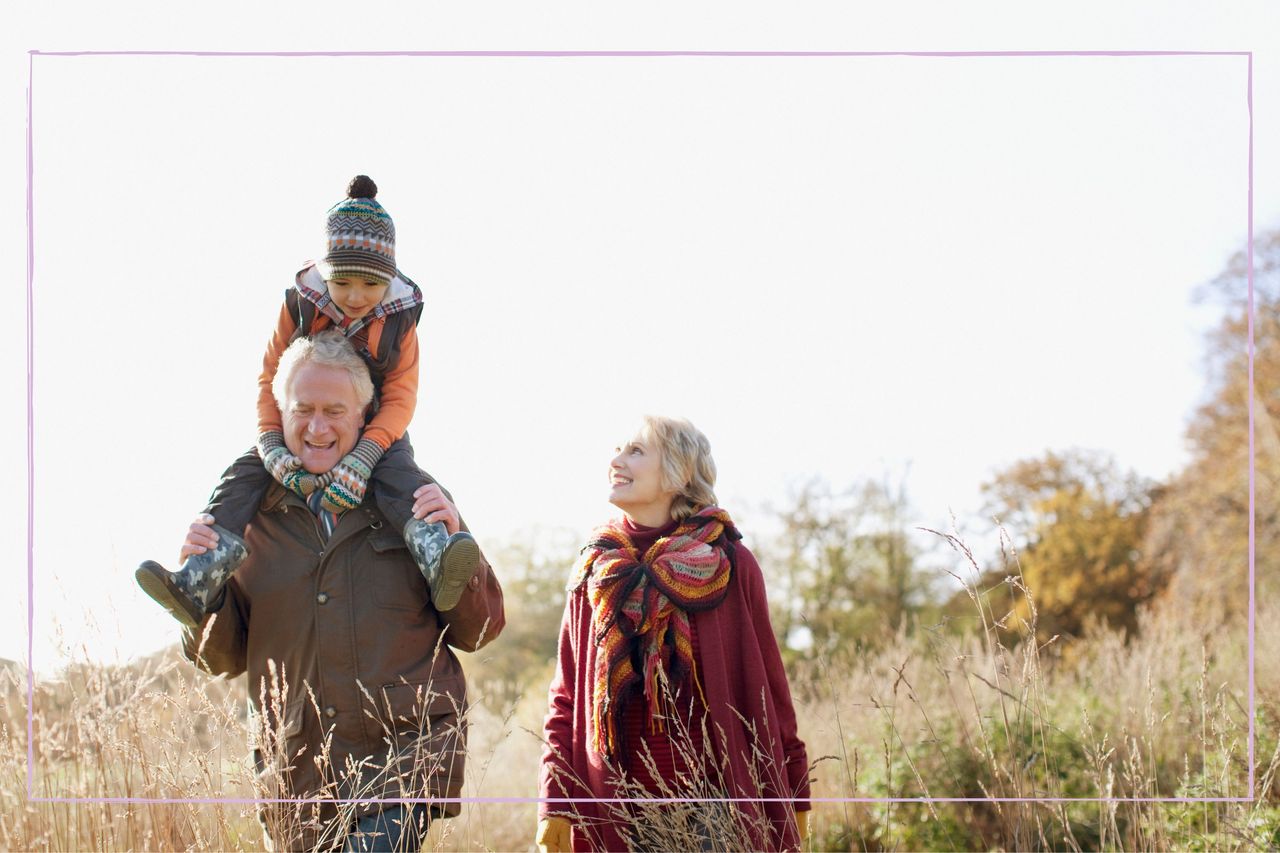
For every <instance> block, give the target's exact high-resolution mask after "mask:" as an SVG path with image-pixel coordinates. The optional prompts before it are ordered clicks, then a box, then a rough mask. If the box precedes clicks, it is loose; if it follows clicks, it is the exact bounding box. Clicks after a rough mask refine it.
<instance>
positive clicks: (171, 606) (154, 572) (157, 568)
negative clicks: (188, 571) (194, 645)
mask: <svg viewBox="0 0 1280 853" xmlns="http://www.w3.org/2000/svg"><path fill="white" fill-rule="evenodd" d="M169 575H170V573H169V571H168V570H167V569H165V567H164V566H162V565H160V564H159V563H156V562H153V561H152V560H147V561H145V562H144V563H143V564H142V565H140V566H138V570H137V571H135V572H134V573H133V576H134V578H136V579H137V581H138V586H140V587H142V591H143V592H145V593H146V594H147V595H149V596H151V598H152V599H154V600H155V601H156V603H158V604H159V605H160V606H161V607H163V608H164V609H165V610H168V611H169V613H170V614H171V615H172V616H173V618H174V619H177V620H178V621H179V622H181V623H182V624H183V625H185V626H186V627H188V628H198V627H199V626H200V620H201V619H202V618H203V617H204V613H203V612H202V610H200V609H197V607H196V603H195V602H194V601H192V600H191V598H190V597H189V596H188V595H187V594H186V593H185V592H183V591H182V590H181V589H179V588H178V587H177V585H175V584H174V582H173V581H172V580H170V577H169Z"/></svg>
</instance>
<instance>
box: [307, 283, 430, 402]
mask: <svg viewBox="0 0 1280 853" xmlns="http://www.w3.org/2000/svg"><path fill="white" fill-rule="evenodd" d="M284 301H285V305H287V306H288V307H289V315H290V316H291V317H293V320H294V324H295V325H296V328H295V329H294V330H293V335H292V336H290V338H289V343H293V342H294V341H296V340H297V339H298V338H301V337H305V336H307V335H310V334H311V333H312V331H313V330H312V328H311V327H312V324H313V323H315V321H316V317H317V315H318V314H319V313H320V312H319V309H317V308H316V306H315V303H314V302H312V301H311V300H309V299H306V298H305V297H303V296H302V295H301V294H300V293H298V291H297V290H296V289H295V288H292V287H291V288H289V289H288V290H286V291H285V296H284ZM421 318H422V303H418V304H417V305H414V306H413V307H411V308H407V309H405V310H403V311H397V312H395V313H394V314H387V315H385V316H384V317H383V318H382V319H383V328H382V333H381V335H380V336H379V338H378V342H377V345H378V351H377V352H376V353H371V352H370V351H369V348H368V345H367V343H366V342H364V341H356V340H354V339H353V340H352V343H354V344H357V346H356V351H357V352H359V353H360V357H361V358H363V359H364V362H365V364H367V365H368V366H369V376H370V378H372V379H373V388H374V392H375V394H374V401H375V404H376V402H377V401H378V400H380V399H381V398H382V383H383V380H385V379H386V376H387V372H388V371H390V370H391V369H392V368H393V367H395V366H396V365H397V364H399V363H400V341H401V340H403V339H404V336H405V334H406V333H407V332H408V331H409V329H411V328H412V327H414V326H416V325H418V321H419V320H420V319H421ZM335 328H336V327H335ZM365 328H366V329H369V328H371V327H370V326H366V327H365Z"/></svg>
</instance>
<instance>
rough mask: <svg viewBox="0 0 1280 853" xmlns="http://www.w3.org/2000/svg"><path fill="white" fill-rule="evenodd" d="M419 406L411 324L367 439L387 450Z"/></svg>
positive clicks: (385, 382) (386, 380) (415, 344)
mask: <svg viewBox="0 0 1280 853" xmlns="http://www.w3.org/2000/svg"><path fill="white" fill-rule="evenodd" d="M290 334H292V332H290ZM286 340H287V338H286ZM276 361H277V362H278V361H279V356H277V357H276ZM264 366H265V362H264ZM417 405H418V330H417V329H416V328H415V327H413V326H410V327H409V331H408V332H407V333H406V334H405V336H404V337H403V338H402V339H401V340H400V360H399V361H398V362H397V363H396V365H395V367H393V368H391V370H389V371H387V375H386V377H385V378H384V379H383V380H382V401H381V404H380V407H379V409H378V413H377V414H376V415H374V416H373V420H371V421H369V425H368V426H366V427H365V428H364V438H367V439H369V440H370V441H372V442H374V443H375V444H377V445H378V446H379V447H381V448H382V449H383V450H386V449H387V448H388V447H390V446H391V445H392V444H393V443H394V442H396V441H397V440H398V439H399V438H400V436H402V435H404V433H405V430H407V429H408V428H409V421H411V420H413V410H414V408H415V407H416V406H417Z"/></svg>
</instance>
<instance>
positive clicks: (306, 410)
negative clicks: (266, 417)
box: [281, 363, 364, 474]
mask: <svg viewBox="0 0 1280 853" xmlns="http://www.w3.org/2000/svg"><path fill="white" fill-rule="evenodd" d="M281 414H282V415H283V416H284V443H285V446H286V447H288V448H289V452H290V453H292V454H293V455H295V456H297V457H298V458H299V459H301V460H302V467H303V468H305V469H306V470H307V471H310V472H311V473H312V474H323V473H325V472H326V471H329V470H330V469H331V468H333V466H334V465H337V464H338V462H339V461H340V460H341V459H342V457H344V456H346V455H347V454H348V453H350V452H351V450H352V448H354V447H355V446H356V442H357V441H358V440H359V439H360V427H361V425H362V424H363V423H364V411H363V408H362V407H361V406H360V403H359V400H358V399H357V397H356V389H355V386H354V385H352V384H351V374H349V373H348V372H347V371H345V370H342V369H341V368H336V367H327V366H325V365H321V364H314V363H307V364H304V365H302V366H301V367H299V368H298V369H297V371H295V372H294V374H293V378H292V381H291V382H290V383H289V393H288V399H286V400H285V401H284V409H283V411H282V413H281Z"/></svg>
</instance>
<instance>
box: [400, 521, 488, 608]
mask: <svg viewBox="0 0 1280 853" xmlns="http://www.w3.org/2000/svg"><path fill="white" fill-rule="evenodd" d="M404 541H405V543H406V544H408V546H409V553H411V554H413V560H414V562H416V563H417V564H418V570H419V571H421V572H422V576H423V577H424V578H426V579H427V586H428V587H429V588H430V589H431V603H432V604H434V605H435V608H436V610H437V611H439V612H444V611H446V610H452V609H453V608H454V606H455V605H456V604H457V603H458V599H459V598H461V597H462V591H463V590H464V589H466V588H467V581H469V580H471V576H472V575H474V574H475V573H476V568H477V567H478V566H479V565H480V546H478V545H476V540H475V539H473V538H472V536H471V534H470V533H467V532H465V531H459V532H457V533H455V534H453V535H452V536H450V535H449V532H448V531H447V530H445V526H444V525H443V524H441V523H440V522H438V521H435V522H430V523H428V522H425V521H421V520H419V519H416V518H411V519H409V523H408V524H406V525H405V526H404Z"/></svg>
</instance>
